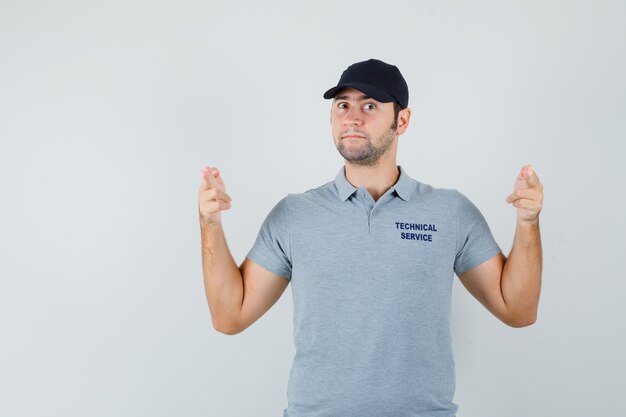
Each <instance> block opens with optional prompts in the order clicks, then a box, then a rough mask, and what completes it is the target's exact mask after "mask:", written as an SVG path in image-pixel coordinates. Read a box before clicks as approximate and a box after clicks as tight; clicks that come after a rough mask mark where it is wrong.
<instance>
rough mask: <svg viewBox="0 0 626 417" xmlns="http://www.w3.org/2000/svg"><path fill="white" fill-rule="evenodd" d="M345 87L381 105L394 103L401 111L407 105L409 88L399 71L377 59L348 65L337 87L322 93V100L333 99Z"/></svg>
mask: <svg viewBox="0 0 626 417" xmlns="http://www.w3.org/2000/svg"><path fill="white" fill-rule="evenodd" d="M345 87H352V88H356V89H357V90H359V91H362V92H364V93H365V94H367V95H368V96H370V97H372V98H373V99H375V100H378V101H380V102H381V103H389V102H392V101H396V102H398V103H399V104H400V107H402V108H403V109H404V108H406V107H407V106H408V105H409V87H408V86H407V84H406V81H405V80H404V77H403V76H402V74H400V70H399V69H398V67H396V66H395V65H391V64H387V63H386V62H383V61H381V60H379V59H368V60H367V61H361V62H357V63H355V64H352V65H350V66H349V67H348V68H346V70H345V71H344V72H343V74H341V78H339V82H338V83H337V85H336V86H335V87H333V88H331V89H330V90H328V91H326V92H325V93H324V98H326V99H328V98H333V97H335V94H337V92H338V91H339V90H341V89H342V88H345Z"/></svg>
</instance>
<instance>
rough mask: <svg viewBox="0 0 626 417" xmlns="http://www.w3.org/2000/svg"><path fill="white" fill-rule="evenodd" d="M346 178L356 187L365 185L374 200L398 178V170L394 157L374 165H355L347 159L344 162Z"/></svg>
mask: <svg viewBox="0 0 626 417" xmlns="http://www.w3.org/2000/svg"><path fill="white" fill-rule="evenodd" d="M345 169H346V179H347V180H348V182H349V183H350V184H352V185H353V186H354V187H356V188H360V187H365V188H367V191H368V192H369V193H370V195H371V196H372V198H373V199H374V201H377V200H378V199H379V198H380V196H382V195H383V194H385V192H386V191H387V190H388V189H389V188H391V186H392V185H394V184H395V183H396V182H398V179H399V178H400V170H399V169H398V166H397V165H396V161H395V159H391V158H390V159H387V160H383V159H382V158H381V159H380V160H379V161H378V163H377V164H376V165H371V166H363V165H355V164H352V163H350V162H348V161H346V163H345Z"/></svg>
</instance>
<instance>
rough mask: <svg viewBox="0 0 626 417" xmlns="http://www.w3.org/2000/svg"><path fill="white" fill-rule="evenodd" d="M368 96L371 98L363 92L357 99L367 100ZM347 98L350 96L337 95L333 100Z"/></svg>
mask: <svg viewBox="0 0 626 417" xmlns="http://www.w3.org/2000/svg"><path fill="white" fill-rule="evenodd" d="M370 98H371V97H370V96H368V95H367V94H363V95H362V96H360V97H357V100H368V99H370ZM348 99H350V96H348V95H343V96H337V97H335V100H348Z"/></svg>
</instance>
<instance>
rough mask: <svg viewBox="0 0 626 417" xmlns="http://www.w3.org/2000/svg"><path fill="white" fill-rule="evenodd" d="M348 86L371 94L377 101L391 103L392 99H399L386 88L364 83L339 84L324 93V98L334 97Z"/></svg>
mask: <svg viewBox="0 0 626 417" xmlns="http://www.w3.org/2000/svg"><path fill="white" fill-rule="evenodd" d="M347 87H352V88H356V89H357V90H359V91H361V92H363V93H365V94H367V95H368V96H370V97H371V98H373V99H374V100H376V101H380V102H381V103H389V102H392V101H398V100H397V99H396V98H395V97H394V96H392V95H391V94H389V93H388V92H386V91H385V90H381V89H380V88H378V87H374V86H373V85H369V84H362V83H346V84H339V85H338V86H336V87H333V88H331V89H330V90H328V91H326V92H325V93H324V98H326V99H329V98H333V97H335V95H336V94H337V92H338V91H339V90H341V89H342V88H347Z"/></svg>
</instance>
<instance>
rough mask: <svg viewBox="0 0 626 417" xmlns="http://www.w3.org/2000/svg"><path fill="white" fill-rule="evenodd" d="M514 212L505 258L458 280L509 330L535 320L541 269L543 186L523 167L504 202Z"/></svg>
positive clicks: (486, 264)
mask: <svg viewBox="0 0 626 417" xmlns="http://www.w3.org/2000/svg"><path fill="white" fill-rule="evenodd" d="M506 201H507V203H512V204H513V206H514V207H516V208H517V226H516V229H515V238H514V241H513V248H512V249H511V253H510V254H509V257H508V258H505V257H504V255H502V254H501V253H500V254H498V255H496V256H494V257H493V258H491V259H489V260H488V261H486V262H483V263H482V264H480V265H478V266H476V267H474V268H472V269H470V270H468V271H466V272H464V273H463V274H462V275H461V276H460V277H459V279H460V280H461V282H462V283H463V285H464V286H465V288H467V290H468V291H469V292H470V293H471V294H472V295H473V296H474V297H475V298H476V299H477V300H478V301H480V302H481V303H482V304H483V305H484V306H485V307H486V308H487V309H488V310H489V311H490V312H491V313H492V314H494V315H495V316H496V317H498V318H499V319H500V320H502V321H503V322H504V323H506V324H508V325H509V326H513V327H524V326H529V325H531V324H533V323H534V322H535V321H536V320H537V310H538V306H539V295H540V292H541V272H542V265H543V257H542V248H541V236H540V233H539V212H540V211H541V207H542V201H543V186H542V185H541V182H539V178H538V177H537V175H536V174H535V173H534V172H533V170H532V167H530V166H524V167H523V168H522V170H521V172H520V175H519V176H518V177H517V179H516V183H515V187H514V191H513V193H512V194H511V195H509V196H508V197H507V199H506Z"/></svg>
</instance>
